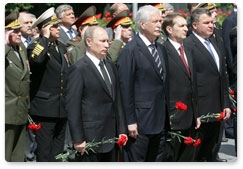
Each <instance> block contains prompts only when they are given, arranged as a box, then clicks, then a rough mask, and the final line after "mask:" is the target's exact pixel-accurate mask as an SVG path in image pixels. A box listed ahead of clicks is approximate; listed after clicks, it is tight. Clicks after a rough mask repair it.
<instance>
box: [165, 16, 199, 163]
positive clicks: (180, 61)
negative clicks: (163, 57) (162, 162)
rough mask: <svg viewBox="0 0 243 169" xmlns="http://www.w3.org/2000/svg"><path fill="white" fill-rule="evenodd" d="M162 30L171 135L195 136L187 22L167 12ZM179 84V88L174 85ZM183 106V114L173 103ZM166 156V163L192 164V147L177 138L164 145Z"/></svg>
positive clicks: (193, 77) (194, 96) (193, 81)
mask: <svg viewBox="0 0 243 169" xmlns="http://www.w3.org/2000/svg"><path fill="white" fill-rule="evenodd" d="M163 30H164V32H165V33H166V35H167V36H168V39H167V41H165V42H164V43H163V45H164V46H165V48H166V50H167V54H168V63H169V66H168V67H169V74H170V75H169V84H170V90H169V94H170V96H169V97H170V106H169V107H170V125H171V130H172V131H173V132H178V131H179V132H180V133H181V134H182V135H184V136H191V137H193V138H194V137H195V135H196V131H195V128H196V129H197V128H199V126H200V118H199V117H198V109H197V93H196V72H195V68H194V64H193V57H192V55H191V53H190V51H189V50H187V49H185V50H184V49H183V48H184V46H183V40H184V39H185V38H186V35H187V31H188V28H187V21H186V18H185V16H184V15H182V14H180V13H174V12H173V13H169V14H167V16H166V17H165V19H164V22H163ZM178 84H180V86H178ZM177 102H183V103H184V104H186V105H187V109H186V110H185V111H179V110H178V109H176V107H175V106H176V103H177ZM166 143H167V144H166V148H167V150H168V152H167V153H168V157H167V160H166V161H173V162H175V161H183V162H190V161H194V158H195V147H193V146H192V145H191V146H188V145H186V144H184V142H183V141H180V140H179V139H178V138H177V137H172V138H171V139H170V140H169V141H167V142H166Z"/></svg>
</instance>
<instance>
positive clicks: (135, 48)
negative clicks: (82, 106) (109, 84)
mask: <svg viewBox="0 0 243 169" xmlns="http://www.w3.org/2000/svg"><path fill="white" fill-rule="evenodd" d="M156 46H157V50H158V53H159V56H160V59H161V62H162V67H163V80H162V79H161V75H160V73H159V70H158V68H157V65H156V64H155V61H154V59H153V56H152V54H151V53H150V51H149V49H148V47H147V46H146V45H145V43H144V42H143V41H142V39H141V38H140V37H139V35H136V36H135V37H134V39H133V40H132V41H130V42H128V43H127V44H126V45H125V47H124V48H123V49H122V51H121V52H120V54H119V56H118V62H117V68H118V73H119V77H120V85H121V90H122V96H123V97H122V98H123V101H124V105H125V112H126V118H127V125H130V124H134V123H137V124H138V132H139V133H140V134H158V133H160V132H161V131H162V130H164V129H165V128H166V127H165V126H167V127H168V124H167V125H166V122H168V120H169V118H168V117H169V116H168V109H167V105H168V96H169V95H168V90H169V89H168V88H169V87H168V74H167V73H168V68H167V64H168V63H167V62H168V60H167V54H166V51H165V48H164V47H163V46H162V45H161V44H159V43H158V42H156Z"/></svg>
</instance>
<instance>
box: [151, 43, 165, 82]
mask: <svg viewBox="0 0 243 169" xmlns="http://www.w3.org/2000/svg"><path fill="white" fill-rule="evenodd" d="M149 46H150V48H151V49H152V56H153V58H154V61H155V64H156V66H157V68H158V69H159V73H160V75H161V79H163V75H162V70H163V68H162V64H161V60H160V58H159V54H158V51H157V49H156V47H155V45H154V44H151V45H149Z"/></svg>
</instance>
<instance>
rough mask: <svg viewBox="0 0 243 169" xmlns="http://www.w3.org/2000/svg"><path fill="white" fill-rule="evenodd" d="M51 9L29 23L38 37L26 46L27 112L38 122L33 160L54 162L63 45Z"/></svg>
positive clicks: (62, 122) (61, 119)
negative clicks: (28, 105) (28, 64)
mask: <svg viewBox="0 0 243 169" xmlns="http://www.w3.org/2000/svg"><path fill="white" fill-rule="evenodd" d="M58 23H59V20H58V18H57V17H56V15H55V13H54V8H53V7H52V8H49V9H48V10H46V11H45V12H44V13H43V14H42V15H41V16H40V17H39V18H38V19H37V20H36V22H35V23H34V24H33V26H32V27H36V26H37V27H38V28H39V30H40V37H39V38H37V39H35V40H34V41H33V43H31V44H30V45H29V47H28V48H27V52H28V57H29V61H30V69H31V73H32V74H31V83H30V99H31V107H30V114H31V115H32V117H33V119H34V121H35V122H37V123H40V124H41V126H42V127H41V129H40V130H38V132H36V141H37V161H41V162H49V161H56V159H55V156H56V155H57V154H60V153H62V152H63V147H64V140H65V130H66V122H67V114H66V110H65V108H64V93H65V92H64V89H65V76H66V74H65V73H66V71H67V68H68V64H67V61H66V57H65V55H66V47H65V45H63V44H62V43H61V42H60V41H58V40H57V39H58V38H59V36H60V27H59V25H58Z"/></svg>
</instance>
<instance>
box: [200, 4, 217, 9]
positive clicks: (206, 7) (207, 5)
mask: <svg viewBox="0 0 243 169" xmlns="http://www.w3.org/2000/svg"><path fill="white" fill-rule="evenodd" d="M196 8H205V9H207V10H211V9H214V8H216V4H215V3H199V4H198V5H197V6H196Z"/></svg>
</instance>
